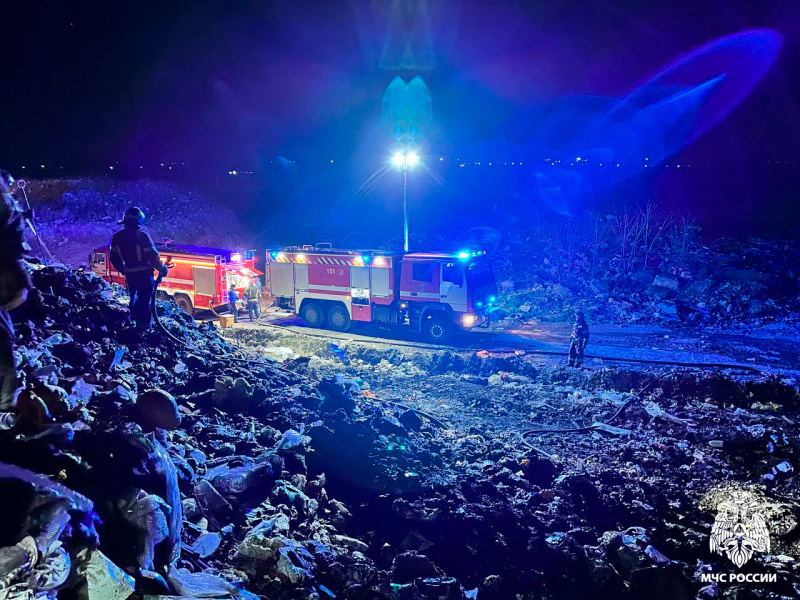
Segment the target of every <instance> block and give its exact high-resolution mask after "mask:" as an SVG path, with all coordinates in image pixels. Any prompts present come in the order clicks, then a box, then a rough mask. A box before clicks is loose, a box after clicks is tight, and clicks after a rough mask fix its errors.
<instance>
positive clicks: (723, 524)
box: [709, 494, 769, 567]
mask: <svg viewBox="0 0 800 600" xmlns="http://www.w3.org/2000/svg"><path fill="white" fill-rule="evenodd" d="M756 509H758V503H757V502H755V501H753V499H752V498H751V497H750V496H749V494H737V496H736V497H735V498H734V500H733V501H730V502H720V503H719V506H717V510H718V511H719V512H718V513H717V518H716V519H715V520H714V527H712V528H711V540H710V541H709V545H710V547H711V552H712V553H714V552H716V553H717V554H720V555H721V554H725V555H726V556H727V557H728V558H729V559H730V560H731V561H732V562H733V564H735V565H736V566H737V567H741V566H742V565H743V564H745V563H746V562H747V561H748V560H750V558H751V557H752V556H753V553H754V552H763V553H768V552H769V530H768V529H767V522H766V521H765V520H764V516H763V515H762V514H760V513H758V512H756Z"/></svg>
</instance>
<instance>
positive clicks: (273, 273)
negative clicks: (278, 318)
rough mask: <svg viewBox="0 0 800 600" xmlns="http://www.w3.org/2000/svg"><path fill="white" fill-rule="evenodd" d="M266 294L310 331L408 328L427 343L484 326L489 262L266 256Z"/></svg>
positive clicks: (479, 257) (290, 253) (441, 256)
mask: <svg viewBox="0 0 800 600" xmlns="http://www.w3.org/2000/svg"><path fill="white" fill-rule="evenodd" d="M267 271H268V277H267V281H268V284H267V285H268V292H269V293H270V295H271V296H273V297H275V299H276V301H277V303H278V305H279V306H281V307H283V308H286V309H289V310H293V311H294V312H295V313H296V314H298V315H300V316H301V317H302V318H303V319H304V320H305V321H306V322H307V323H308V324H309V325H311V326H312V327H330V328H331V329H334V330H337V331H347V330H348V329H350V327H351V326H352V325H353V323H357V322H362V323H383V324H387V325H393V326H403V327H410V328H411V329H412V330H415V331H420V332H422V334H423V335H424V336H425V338H426V339H427V340H429V341H432V342H438V343H442V342H446V341H448V340H449V339H450V338H451V337H452V336H453V334H454V333H455V332H457V331H459V330H465V329H469V328H471V327H475V326H476V325H480V324H482V323H483V322H485V320H486V317H485V311H486V310H487V309H488V308H489V307H490V305H491V304H492V303H493V302H494V301H495V294H496V287H495V281H494V275H493V273H492V269H491V264H490V263H489V260H488V258H487V256H486V254H485V252H481V251H476V252H472V251H461V252H456V253H451V252H413V253H408V254H403V253H399V252H387V251H381V250H367V251H352V250H335V249H333V248H328V247H320V246H303V247H302V248H300V247H296V246H295V247H288V248H285V249H283V250H272V251H268V252H267Z"/></svg>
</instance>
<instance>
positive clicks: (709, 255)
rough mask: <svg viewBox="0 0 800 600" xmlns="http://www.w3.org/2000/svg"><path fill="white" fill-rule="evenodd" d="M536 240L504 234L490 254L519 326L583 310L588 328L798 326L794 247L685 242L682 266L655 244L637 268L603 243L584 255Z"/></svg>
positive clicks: (799, 256) (753, 241) (797, 252)
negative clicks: (597, 324) (600, 325)
mask: <svg viewBox="0 0 800 600" xmlns="http://www.w3.org/2000/svg"><path fill="white" fill-rule="evenodd" d="M541 235H542V234H541V232H540V234H539V236H538V237H537V235H535V234H534V233H531V235H528V236H522V237H521V238H519V239H515V237H512V236H508V237H507V238H506V239H509V240H512V241H508V242H507V243H505V244H504V245H503V246H501V247H500V248H499V249H498V251H497V253H496V254H495V274H496V276H497V280H498V287H499V291H500V300H501V303H502V304H503V306H504V308H506V309H508V310H509V312H510V313H511V314H512V315H513V316H514V317H515V318H516V319H518V320H521V321H527V320H530V319H537V320H543V321H565V320H570V319H571V314H572V313H573V312H574V311H575V310H576V309H582V310H584V311H585V312H586V313H587V316H588V317H589V319H590V321H594V322H606V323H618V324H630V323H641V324H649V323H654V324H662V325H672V326H679V325H690V326H703V327H706V328H717V329H750V328H753V327H763V326H765V325H772V326H775V327H779V328H780V329H782V330H785V331H796V330H797V326H798V323H800V273H798V270H797V268H796V266H795V265H797V264H798V261H800V247H798V245H797V242H796V240H767V239H760V238H747V239H737V240H733V239H722V240H719V241H716V242H713V243H709V244H708V245H704V246H701V245H699V244H697V243H693V244H691V245H689V246H687V248H686V249H685V251H683V252H682V254H681V256H680V259H678V258H676V257H675V256H674V254H675V253H674V251H673V250H671V247H670V246H669V245H666V244H664V245H656V246H654V247H653V250H652V253H651V255H650V256H648V262H647V267H645V266H644V265H643V264H641V263H635V262H633V263H632V262H623V261H621V260H620V254H619V251H614V249H613V247H612V244H611V242H610V241H608V242H606V243H604V244H603V245H602V247H601V248H598V249H596V250H595V251H594V252H592V250H591V248H588V247H585V246H584V245H582V242H580V241H579V240H576V241H575V246H576V247H575V249H574V250H572V251H570V252H569V253H568V254H567V255H565V251H564V248H563V244H564V243H565V242H564V241H563V239H562V238H559V237H558V236H555V239H557V240H560V242H561V243H560V244H556V243H554V242H553V240H550V238H549V237H546V238H545V239H544V240H543V239H539V238H540V237H541ZM548 240H550V241H549V242H548Z"/></svg>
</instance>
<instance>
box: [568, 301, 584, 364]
mask: <svg viewBox="0 0 800 600" xmlns="http://www.w3.org/2000/svg"><path fill="white" fill-rule="evenodd" d="M588 343H589V324H588V323H587V322H586V315H584V314H583V312H581V311H578V312H576V313H575V324H574V325H573V326H572V335H571V336H570V338H569V362H568V363H567V364H568V366H570V367H580V366H581V365H582V364H583V353H584V352H585V351H586V345H587V344H588Z"/></svg>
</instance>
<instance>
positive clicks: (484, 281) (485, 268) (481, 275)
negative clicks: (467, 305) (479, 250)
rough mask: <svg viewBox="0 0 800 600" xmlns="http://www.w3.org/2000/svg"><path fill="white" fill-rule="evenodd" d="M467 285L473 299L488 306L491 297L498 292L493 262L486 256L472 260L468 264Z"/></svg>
mask: <svg viewBox="0 0 800 600" xmlns="http://www.w3.org/2000/svg"><path fill="white" fill-rule="evenodd" d="M467 285H468V286H469V292H470V295H471V296H472V298H473V300H474V301H475V302H476V303H478V302H480V303H482V305H484V306H486V305H488V304H489V298H491V297H493V296H494V295H496V294H497V286H496V285H495V281H494V272H493V271H492V264H491V263H490V262H489V259H488V258H487V257H485V256H481V257H478V258H475V259H473V260H472V261H470V263H469V265H468V266H467Z"/></svg>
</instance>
